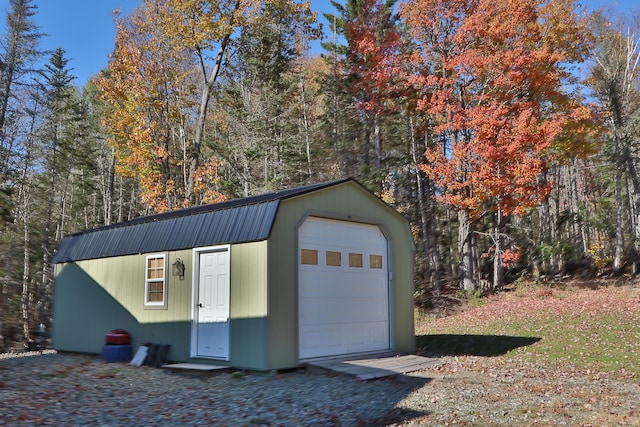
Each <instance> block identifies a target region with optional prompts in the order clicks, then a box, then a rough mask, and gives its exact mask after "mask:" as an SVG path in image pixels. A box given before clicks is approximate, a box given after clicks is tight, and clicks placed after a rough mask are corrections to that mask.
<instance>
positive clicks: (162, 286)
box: [144, 254, 167, 308]
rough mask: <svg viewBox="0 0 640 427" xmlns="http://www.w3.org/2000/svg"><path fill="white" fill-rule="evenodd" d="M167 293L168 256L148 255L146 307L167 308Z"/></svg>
mask: <svg viewBox="0 0 640 427" xmlns="http://www.w3.org/2000/svg"><path fill="white" fill-rule="evenodd" d="M166 291H167V289H166V256H165V255H164V254H159V255H147V264H146V267H145V283H144V305H145V307H149V308H151V307H157V308H165V307H166V304H167V295H166V293H167V292H166Z"/></svg>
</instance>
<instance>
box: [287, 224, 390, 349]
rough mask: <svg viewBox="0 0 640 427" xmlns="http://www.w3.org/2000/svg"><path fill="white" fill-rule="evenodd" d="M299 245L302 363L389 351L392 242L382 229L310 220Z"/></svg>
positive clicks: (305, 225) (301, 230)
mask: <svg viewBox="0 0 640 427" xmlns="http://www.w3.org/2000/svg"><path fill="white" fill-rule="evenodd" d="M298 239H299V263H298V265H299V289H298V292H299V334H300V358H301V359H309V358H317V357H328V356H334V355H342V354H351V353H363V352H371V351H378V350H387V349H389V347H390V345H389V343H390V341H389V281H388V273H387V241H386V239H385V238H384V235H383V234H382V233H381V231H380V229H379V228H378V227H376V226H372V225H367V224H359V223H352V222H346V221H336V220H326V219H319V218H308V219H307V220H306V221H305V222H304V223H303V225H302V226H301V227H300V230H299V235H298ZM303 250H305V251H304V253H303ZM309 253H311V254H312V256H309ZM327 253H329V255H327ZM336 253H339V256H336ZM303 255H304V256H305V258H304V261H303ZM338 260H339V261H338ZM372 260H373V263H374V264H375V265H373V266H372V265H371V264H372ZM327 264H330V265H327ZM336 264H338V265H336Z"/></svg>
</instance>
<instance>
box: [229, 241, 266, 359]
mask: <svg viewBox="0 0 640 427" xmlns="http://www.w3.org/2000/svg"><path fill="white" fill-rule="evenodd" d="M266 271H267V242H266V241H262V242H254V243H242V244H236V245H233V246H231V296H230V303H231V307H230V315H231V325H230V328H231V329H230V335H231V343H230V345H231V347H230V354H229V356H230V363H231V364H232V365H233V366H235V367H239V368H250V369H261V370H262V369H268V367H267V365H266V357H265V350H264V349H265V346H266V339H267V336H266V318H267V275H266Z"/></svg>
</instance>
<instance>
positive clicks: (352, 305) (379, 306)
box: [300, 298, 388, 325]
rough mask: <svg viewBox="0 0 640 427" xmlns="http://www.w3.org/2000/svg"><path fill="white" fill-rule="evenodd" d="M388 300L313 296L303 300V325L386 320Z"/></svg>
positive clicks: (301, 312)
mask: <svg viewBox="0 0 640 427" xmlns="http://www.w3.org/2000/svg"><path fill="white" fill-rule="evenodd" d="M386 312H387V310H386V301H384V300H376V299H370V298H368V299H356V298H352V299H336V298H313V299H312V300H310V301H302V304H301V309H300V322H301V324H302V325H311V324H315V325H330V324H341V323H346V322H348V323H357V322H376V321H382V322H386V321H387V320H388V315H387V313H386Z"/></svg>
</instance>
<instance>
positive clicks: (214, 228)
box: [53, 178, 353, 264]
mask: <svg viewBox="0 0 640 427" xmlns="http://www.w3.org/2000/svg"><path fill="white" fill-rule="evenodd" d="M347 181H353V179H352V178H347V179H341V180H337V181H330V182H324V183H320V184H314V185H308V186H304V187H298V188H292V189H288V190H282V191H277V192H274V193H267V194H262V195H259V196H252V197H246V198H243V199H235V200H229V201H226V202H221V203H214V204H209V205H202V206H196V207H192V208H187V209H181V210H177V211H171V212H165V213H161V214H157V215H150V216H146V217H140V218H135V219H133V220H131V221H126V222H121V223H117V224H113V225H109V226H106V227H101V228H96V229H93V230H88V231H84V232H81V233H76V234H70V235H68V236H66V237H64V238H63V239H62V241H61V242H60V244H59V245H58V249H57V251H56V253H55V255H54V257H53V263H54V264H58V263H63V262H72V261H80V260H86V259H96V258H106V257H113V256H120V255H132V254H140V253H148V252H158V251H171V250H179V249H189V248H195V247H200V246H209V245H221V244H231V243H241V242H254V241H259V240H264V239H267V238H268V237H269V235H270V234H271V228H272V226H273V222H274V220H275V217H276V214H277V212H278V207H279V205H280V201H281V200H284V199H288V198H291V197H296V196H300V195H303V194H306V193H310V192H313V191H317V190H321V189H324V188H328V187H331V186H334V185H337V184H341V183H344V182H347Z"/></svg>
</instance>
